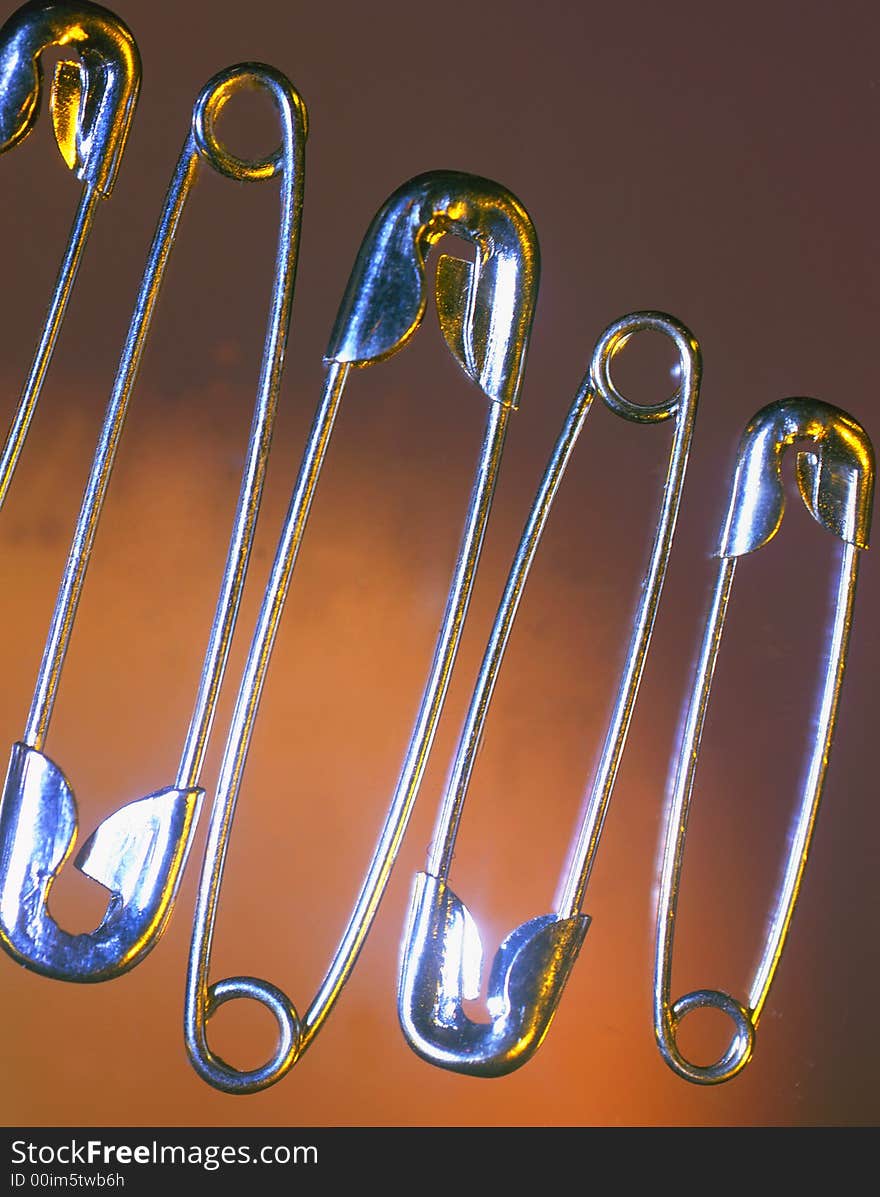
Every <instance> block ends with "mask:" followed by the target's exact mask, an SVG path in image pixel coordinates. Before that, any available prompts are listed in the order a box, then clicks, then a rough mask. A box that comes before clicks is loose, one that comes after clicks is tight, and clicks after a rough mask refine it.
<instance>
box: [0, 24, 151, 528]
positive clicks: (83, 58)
mask: <svg viewBox="0 0 880 1197" xmlns="http://www.w3.org/2000/svg"><path fill="white" fill-rule="evenodd" d="M50 46H63V47H64V48H65V49H67V48H68V47H70V48H75V49H77V50H78V51H79V61H78V62H77V61H75V60H74V61H68V60H67V59H65V60H63V61H61V62H59V63H58V64H57V66H56V68H55V75H54V80H53V83H52V90H51V99H50V109H51V114H52V124H53V128H54V132H55V140H56V142H57V144H58V148H59V149H60V150H61V154H62V157H63V158H64V161H65V162H66V163H67V166H68V167H69V169H70V170H72V171H73V172H74V173H75V174H76V177H77V178H78V179H81V180H82V181H83V183H84V187H83V192H82V196H81V197H80V201H79V205H78V207H77V211H76V215H75V217H74V221H73V226H72V228H71V231H70V237H69V239H68V242H67V247H66V249H65V251H64V257H63V259H62V262H61V267H60V270H59V273H58V278H57V279H56V282H55V289H54V291H53V293H52V299H51V302H50V304H49V311H48V313H47V316H46V321H45V324H44V325H43V330H42V333H41V335H40V339H39V343H38V345H37V350H36V354H35V356H34V359H33V362H32V363H31V368H30V373H29V374H28V377H27V381H26V383H25V386H24V390H23V391H22V395H21V398H20V400H19V405H18V410H17V411H16V414H15V417H14V419H13V422H12V426H11V428H10V430H9V434H8V436H7V438H6V443H5V445H4V446H3V452H2V455H0V507H2V505H3V503H4V501H5V499H6V494H7V491H8V490H9V485H10V483H11V481H12V475H13V474H14V472H15V467H16V464H17V462H18V458H19V456H20V454H21V450H22V447H23V445H24V442H25V438H26V437H27V433H28V429H29V427H30V424H31V420H32V419H33V415H34V411H35V410H36V406H37V401H38V400H39V397H40V392H41V390H42V387H43V383H44V381H45V378H46V374H47V372H48V369H49V363H50V361H51V360H52V354H53V352H54V350H55V343H56V341H57V339H58V333H59V331H60V329H61V324H62V322H63V320H64V315H65V312H66V310H67V305H68V301H69V299H70V295H71V292H72V290H73V286H74V283H75V281H76V274H77V271H78V269H79V264H80V261H81V258H82V254H83V250H84V248H85V244H86V240H87V238H88V235H89V232H90V231H91V228H92V223H93V221H94V218H95V213H96V211H97V208H98V201H99V200H101V199H106V198H107V197H108V196H109V195H110V193H111V191H112V190H113V185H114V183H115V182H116V176H117V174H118V173H119V165H120V161H121V159H122V153H123V150H124V149H125V143H126V140H127V138H128V133H129V129H130V127H131V122H132V118H133V117H134V111H135V107H136V105H137V98H138V91H139V88H140V80H141V63H140V57H139V55H138V50H137V46H136V45H135V42H134V38H133V37H132V36H131V33H130V32H129V30H128V29H127V27H126V26H125V25H124V24H123V22H122V21H120V19H119V18H118V17H117V16H114V14H113V13H111V12H109V11H108V10H107V9H106V8H101V7H100V6H99V5H97V4H89V3H88V2H87V0H73V2H71V3H66V4H65V3H59V4H47V3H45V2H42V3H41V2H39V0H34V2H32V3H29V4H25V5H24V6H23V7H22V8H20V9H18V11H17V12H15V13H13V15H12V16H11V17H10V18H9V20H8V21H7V22H6V23H5V24H4V26H3V28H2V29H0V153H3V151H5V150H9V149H12V147H13V146H16V145H18V144H19V142H21V141H23V140H24V138H25V137H27V135H28V133H30V131H31V130H32V129H33V128H34V126H35V124H36V122H37V117H38V115H39V111H40V91H41V84H42V67H41V63H40V58H41V55H42V54H43V52H44V51H45V50H47V49H48V48H49V47H50Z"/></svg>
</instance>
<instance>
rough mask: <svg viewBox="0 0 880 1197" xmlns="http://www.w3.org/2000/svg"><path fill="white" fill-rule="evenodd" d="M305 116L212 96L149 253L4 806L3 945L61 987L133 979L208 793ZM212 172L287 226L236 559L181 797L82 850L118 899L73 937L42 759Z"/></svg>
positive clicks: (260, 462)
mask: <svg viewBox="0 0 880 1197" xmlns="http://www.w3.org/2000/svg"><path fill="white" fill-rule="evenodd" d="M243 87H257V88H261V89H263V90H265V91H267V92H268V93H269V95H270V96H271V97H272V99H273V101H274V103H275V106H276V108H277V110H278V113H279V116H280V122H281V128H282V145H281V148H280V149H278V150H276V151H275V152H274V153H272V154H270V155H268V156H267V157H265V158H262V159H258V160H254V161H248V160H244V159H240V158H237V157H235V156H233V155H231V154H230V153H229V152H228V151H227V150H226V149H225V148H224V147H223V146H222V145H221V144H220V143H219V142H218V140H217V138H216V135H215V133H214V121H215V118H216V116H217V114H218V113H219V111H220V109H221V108H222V107H223V105H224V104H225V103H226V102H227V101H228V99H229V98H230V97H231V96H232V95H233V94H235V92H236V91H238V90H240V89H241V88H243ZM305 136H306V118H305V109H304V107H303V104H302V101H301V99H300V98H299V96H298V95H297V93H296V92H295V91H294V89H293V87H292V86H291V84H290V83H289V81H288V80H287V79H285V77H284V76H283V75H281V74H280V73H279V72H278V71H275V70H274V69H273V68H271V67H266V66H263V65H261V64H257V63H245V64H242V65H240V66H235V67H230V68H229V69H228V70H225V71H222V72H220V73H219V74H218V75H216V76H215V77H214V78H213V79H212V80H210V82H209V83H208V84H206V86H205V88H204V89H203V90H202V92H201V94H200V96H199V98H198V100H197V101H196V105H195V108H194V111H193V119H192V125H191V129H190V132H189V135H188V137H187V139H186V141H185V143H184V147H183V150H182V152H181V155H180V158H179V160H178V163H177V166H176V168H175V173H174V177H173V179H172V183H171V185H170V187H169V190H168V193H167V195H166V198H165V205H164V209H163V212H162V215H161V218H160V220H159V224H158V227H157V229H156V233H155V236H154V239H153V243H152V245H151V248H150V253H149V257H148V261H147V266H146V269H145V272H144V275H143V278H142V281H141V285H140V290H139V293H138V296H137V301H136V304H135V310H134V315H133V317H132V321H131V325H130V327H129V331H128V336H127V339H126V343H125V347H124V349H123V352H122V356H121V359H120V363H119V368H118V371H117V375H116V380H115V383H114V387H113V392H112V395H111V398H110V402H109V405H108V408H107V412H106V414H105V418H104V423H103V426H102V429H101V433H100V437H99V441H98V447H97V450H96V453H95V457H94V459H93V463H92V469H91V474H90V477H89V480H88V483H87V485H86V491H85V495H84V497H83V502H82V507H81V509H80V513H79V517H78V521H77V526H76V529H75V531H74V535H73V540H72V543H71V548H70V552H69V555H68V559H67V564H66V567H65V571H64V575H63V578H62V581H61V586H60V589H59V592H58V598H57V601H56V605H55V610H54V613H53V617H52V623H51V627H50V630H49V635H48V638H47V641H46V646H45V649H44V653H43V659H42V663H41V666H40V672H39V675H38V678H37V683H36V687H35V692H34V697H33V701H32V704H31V710H30V713H29V716H28V722H27V726H26V729H25V734H24V737H23V740H22V742H20V743H18V744H16V745H14V747H13V749H12V756H11V760H10V765H9V769H8V772H7V776H6V781H5V785H4V789H3V794H2V799H0V943H2V946H3V947H4V948H5V950H6V951H7V952H8V953H9V954H10V955H11V956H12V957H13V958H14V959H16V960H17V961H19V962H20V963H22V964H24V965H26V966H27V967H28V968H30V969H32V970H33V971H35V972H39V973H42V974H44V975H46V976H49V977H53V978H56V979H59V980H65V981H105V980H108V979H110V978H112V977H115V976H118V975H119V974H120V973H123V972H125V971H127V970H128V969H130V968H132V967H133V966H134V965H135V964H137V963H138V961H140V960H141V959H142V958H143V957H144V956H145V955H146V953H147V952H148V951H149V950H150V949H151V948H152V947H153V946H154V945H155V943H156V941H157V939H158V937H159V936H160V934H161V933H162V931H163V929H164V927H165V926H166V924H167V922H168V919H169V917H170V915H171V909H172V905H173V902H174V898H175V896H176V893H177V889H178V887H179V883H180V879H181V875H182V870H183V868H184V865H185V863H186V858H187V854H188V852H189V846H190V841H191V837H192V833H193V829H194V826H195V821H196V819H197V817H198V813H199V808H200V805H201V801H202V797H203V791H202V790H201V788H200V787H199V784H198V783H199V776H200V773H201V767H202V763H203V760H204V755H205V751H206V747H207V741H208V737H209V734H210V729H211V724H212V721H213V717H214V710H215V707H216V702H217V696H218V693H219V689H220V685H221V682H222V678H223V673H224V670H225V666H226V660H227V656H228V652H229V647H230V643H231V639H232V634H233V630H234V627H235V621H236V617H237V613H238V607H239V601H240V598H241V592H242V589H243V586H244V580H245V575H246V572H247V567H248V560H249V556H250V550H251V544H252V541H253V534H254V531H255V527H256V521H257V515H258V512H259V507H260V500H261V496H262V488H263V481H264V477H265V470H266V465H267V459H268V452H269V446H270V443H271V435H272V425H273V421H274V416H275V409H276V406H277V398H278V391H279V387H280V383H281V376H282V367H283V361H284V351H285V346H286V340H287V333H288V327H289V323H290V312H291V304H292V297H293V285H294V277H295V271H296V259H297V249H298V242H299V227H300V219H301V212H302V189H303V154H304V142H305ZM201 160H205V161H207V162H209V163H210V164H211V166H212V167H213V168H214V169H216V170H218V171H219V172H220V173H222V174H224V175H227V176H228V177H231V178H234V179H239V180H244V179H268V178H272V177H274V176H276V175H281V176H282V177H283V180H284V185H283V186H282V188H281V217H280V226H279V238H278V249H277V255H276V262H275V275H274V282H273V292H272V298H271V303H270V312H269V320H268V325H267V331H266V337H265V342H264V349H263V358H262V363H261V368H260V380H259V384H258V393H257V400H256V405H255V408H254V414H253V419H252V422H251V429H250V435H249V441H248V448H247V453H246V458H245V466H244V470H243V475H242V482H241V487H240V491H239V496H238V504H237V508H236V514H235V518H234V523H233V530H232V535H231V539H230V545H229V550H228V553H227V557H226V562H225V565H224V573H223V578H222V582H221V586H220V594H219V597H218V600H217V607H216V610H215V614H214V621H213V625H212V628H211V633H210V637H209V643H208V648H207V651H206V655H205V658H204V662H203V665H202V674H201V678H200V682H199V689H198V694H197V697H196V703H195V707H194V710H193V714H192V718H191V721H190V726H189V730H188V732H187V736H186V740H185V743H184V748H183V752H182V756H181V761H180V765H179V767H178V775H177V780H176V783H175V785H174V786H172V787H168V788H166V789H163V790H159V791H157V792H156V793H154V794H151V795H149V796H148V797H146V798H142V799H139V800H137V801H135V802H132V803H129V804H128V805H126V806H123V807H122V808H121V809H119V810H117V811H116V812H115V813H114V814H112V815H110V816H109V817H108V818H107V819H105V820H104V822H103V823H101V824H100V826H99V827H98V828H97V830H96V831H95V832H94V833H93V834H92V836H91V837H90V838H89V839H88V840H87V841H86V843H85V845H84V846H83V848H82V849H81V851H80V853H79V855H78V857H77V859H76V861H75V863H76V866H77V867H78V868H79V869H80V870H81V871H82V872H84V873H85V874H86V875H87V876H89V877H91V878H93V879H94V880H95V881H98V882H99V883H100V884H101V885H103V886H105V887H106V888H107V889H108V890H109V891H110V900H109V903H108V906H107V910H106V913H105V916H104V918H103V920H102V922H101V924H100V926H99V927H98V928H97V929H96V930H94V931H91V932H87V933H85V934H81V935H71V934H69V933H67V932H66V931H64V930H63V929H62V928H61V927H59V926H58V924H57V923H56V922H55V920H54V919H53V917H52V915H51V914H50V912H49V909H48V896H49V892H50V890H51V887H52V884H53V882H54V880H55V878H56V876H57V874H58V872H59V870H60V868H61V866H62V865H63V864H64V862H65V860H66V859H67V858H68V856H69V855H70V853H71V852H72V850H73V847H74V841H75V838H76V831H77V817H76V803H75V801H74V797H73V792H72V790H71V787H70V785H69V783H68V781H67V780H66V778H65V776H64V774H63V773H62V771H61V770H60V769H59V768H58V766H57V765H56V764H55V763H54V762H53V761H51V760H50V759H49V758H48V757H47V756H46V755H45V754H44V752H43V745H44V742H45V739H46V736H47V733H48V730H49V723H50V720H51V716H52V711H53V708H54V704H55V698H56V694H57V689H58V684H59V681H60V677H61V671H62V667H63V664H64V659H65V655H66V652H67V647H68V644H69V640H70V635H71V632H72V629H73V624H74V620H75V617H76V612H77V608H78V605H79V600H80V597H81V593H82V587H83V583H84V580H85V573H86V569H87V566H88V562H89V558H90V555H91V551H92V546H93V544H94V538H95V535H96V532H97V525H98V520H99V517H100V513H101V510H102V508H103V504H104V499H105V497H106V493H107V488H108V485H109V481H110V475H111V471H112V468H113V464H114V461H115V457H116V451H117V447H118V443H119V439H120V437H121V435H122V430H123V426H124V422H125V416H126V413H127V410H128V403H129V399H130V396H131V391H132V389H133V387H134V383H135V378H136V375H137V371H138V367H139V365H140V361H141V356H142V352H143V348H144V344H145V342H146V338H147V335H148V332H149V328H150V325H151V322H152V317H153V312H154V308H155V304H156V300H157V297H158V294H159V289H160V287H161V283H162V280H163V278H164V274H165V269H166V266H167V262H168V258H169V255H170V252H171V247H172V244H173V241H174V238H175V236H176V233H177V228H178V223H179V220H180V217H181V214H182V212H183V208H184V206H185V203H186V200H187V197H188V195H189V193H190V190H191V188H192V185H193V182H194V181H195V178H196V175H197V173H198V165H199V162H200V161H201Z"/></svg>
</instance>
